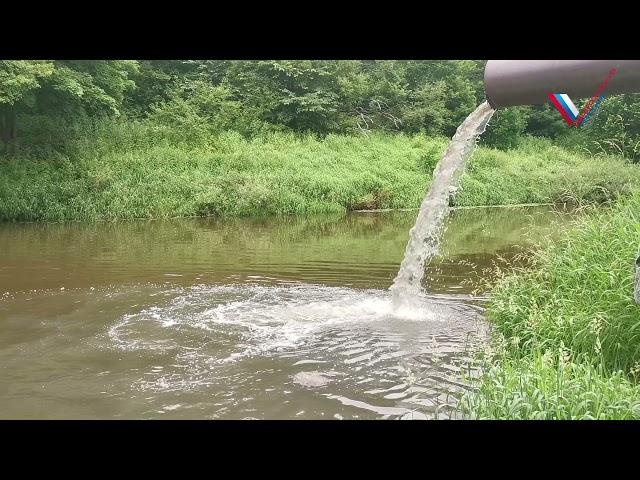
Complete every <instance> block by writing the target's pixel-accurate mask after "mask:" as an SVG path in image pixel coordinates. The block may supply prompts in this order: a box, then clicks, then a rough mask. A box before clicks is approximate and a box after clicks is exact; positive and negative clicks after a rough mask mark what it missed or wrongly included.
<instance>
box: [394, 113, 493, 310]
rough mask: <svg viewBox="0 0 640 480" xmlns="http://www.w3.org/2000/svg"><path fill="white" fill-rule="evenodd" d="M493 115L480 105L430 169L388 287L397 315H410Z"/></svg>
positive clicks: (457, 131)
mask: <svg viewBox="0 0 640 480" xmlns="http://www.w3.org/2000/svg"><path fill="white" fill-rule="evenodd" d="M493 112H494V110H493V109H492V108H491V106H490V105H489V103H488V102H483V103H482V104H480V106H478V108H476V109H475V110H474V111H473V112H472V113H471V114H470V115H469V116H468V117H467V118H466V119H465V120H464V122H462V124H460V126H459V127H458V129H457V130H456V133H455V135H454V136H453V138H452V139H451V142H449V145H448V146H447V150H446V151H445V152H444V155H443V156H442V159H441V160H440V161H439V162H438V164H437V165H436V167H435V168H434V170H433V181H432V182H431V185H430V186H429V190H428V191H427V194H426V195H425V197H424V200H423V201H422V205H421V206H420V211H419V212H418V217H417V219H416V223H415V224H414V225H413V227H412V228H411V231H410V232H409V243H408V244H407V248H406V250H405V254H404V258H403V260H402V264H401V265H400V270H399V271H398V275H397V276H396V278H395V280H394V281H393V285H392V286H391V288H390V290H391V292H392V294H393V304H394V309H395V311H396V312H398V313H399V314H404V312H411V310H412V308H414V305H415V303H416V301H419V298H420V297H421V294H422V287H421V282H422V277H423V276H424V266H425V264H427V263H429V261H430V260H431V259H432V258H433V256H434V255H435V254H436V253H437V252H438V245H439V238H440V234H441V231H442V229H443V227H444V225H445V219H446V218H447V215H448V214H449V198H450V196H451V195H452V194H453V193H455V189H456V188H457V182H458V178H459V177H460V174H461V173H462V171H463V170H464V165H465V162H466V160H467V158H468V156H469V154H470V153H471V151H472V150H473V147H474V146H475V142H476V139H477V138H478V136H479V135H481V134H482V132H484V130H485V128H486V126H487V123H488V122H489V120H490V119H491V117H492V115H493Z"/></svg>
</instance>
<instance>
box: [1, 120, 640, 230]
mask: <svg viewBox="0 0 640 480" xmlns="http://www.w3.org/2000/svg"><path fill="white" fill-rule="evenodd" d="M43 121H44V120H43ZM65 128H67V130H65V131H64V132H58V133H57V134H56V135H55V136H52V134H51V132H52V131H53V130H52V126H51V125H48V124H47V125H44V124H43V125H40V124H39V123H37V122H35V123H34V124H33V125H31V126H30V129H29V130H28V131H27V132H25V133H24V134H23V136H22V137H21V140H20V145H19V146H18V147H19V148H18V149H17V150H18V152H19V154H18V155H17V156H16V157H11V158H2V157H0V220H4V221H22V220H26V221H61V220H97V219H123V218H137V217H141V218H161V217H174V216H197V215H220V216H225V215H231V216H248V215H273V214H276V215H281V214H285V215H286V214H312V213H326V212H344V211H346V210H353V209H369V208H417V207H418V206H419V205H420V202H421V200H422V198H423V195H424V192H425V189H426V188H427V186H428V184H429V182H430V180H431V172H432V170H433V167H434V166H435V164H436V163H437V161H438V160H439V158H440V156H441V154H442V152H443V151H444V149H445V147H446V144H447V140H446V139H444V138H425V137H423V136H419V135H417V136H405V135H385V134H371V135H368V136H340V135H329V136H327V137H324V138H317V137H314V136H311V135H309V136H300V135H294V134H287V133H277V132H274V133H265V134H263V135H261V136H259V137H256V138H253V139H250V140H249V139H246V138H244V137H242V136H241V135H239V134H237V133H234V132H226V133H222V134H218V135H212V136H202V135H195V134H193V135H192V134H191V133H190V132H180V131H176V130H175V129H170V128H167V127H161V126H156V125H153V124H151V123H149V122H134V121H94V122H91V123H89V124H86V125H81V126H78V127H73V128H71V127H65ZM634 185H640V169H639V168H638V167H636V166H633V165H631V164H628V163H626V162H625V160H623V159H621V158H615V157H607V158H601V159H599V160H598V162H593V161H591V159H589V158H587V157H581V156H580V155H578V154H570V153H568V152H565V151H563V150H559V149H557V148H554V147H552V146H550V145H549V144H545V143H540V142H538V143H537V144H532V143H531V142H530V143H529V144H527V145H525V146H523V147H521V148H519V149H517V150H513V151H509V152H502V151H498V150H493V149H487V148H479V149H478V150H477V151H476V152H475V153H474V155H473V158H472V159H471V161H470V166H469V172H468V173H467V174H465V175H464V176H463V178H462V189H461V191H460V193H459V194H458V195H457V196H456V197H454V200H453V202H454V204H456V205H469V206H471V205H485V204H492V205H495V204H513V203H532V202H557V201H567V200H572V201H576V202H591V201H603V200H609V199H611V198H614V197H615V196H617V195H618V194H620V193H625V192H627V191H628V190H629V189H630V188H632V187H633V186H634Z"/></svg>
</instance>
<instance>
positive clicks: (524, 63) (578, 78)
mask: <svg viewBox="0 0 640 480" xmlns="http://www.w3.org/2000/svg"><path fill="white" fill-rule="evenodd" d="M614 68H615V69H616V71H615V74H614V75H613V76H611V77H610V79H609V81H608V83H607V84H606V87H605V89H604V91H603V92H602V93H603V94H605V95H615V94H619V93H635V92H640V60H489V61H488V62H487V65H486V67H485V70H484V88H485V94H486V96H487V100H488V102H489V104H490V105H491V107H492V108H494V109H497V108H503V107H511V106H516V105H536V104H543V103H546V102H547V101H548V99H547V94H548V93H566V94H567V95H569V97H572V98H575V99H578V98H584V97H591V96H592V95H593V94H594V93H595V92H596V90H598V87H599V86H600V84H601V83H602V82H603V80H605V78H607V76H609V75H610V72H611V70H612V69H614Z"/></svg>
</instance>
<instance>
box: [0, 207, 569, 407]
mask: <svg viewBox="0 0 640 480" xmlns="http://www.w3.org/2000/svg"><path fill="white" fill-rule="evenodd" d="M414 217H415V212H393V213H366V214H365V213H362V214H351V215H346V216H327V217H325V216H322V217H314V218H310V219H302V218H280V219H264V220H256V219H250V220H241V219H233V220H219V219H218V220H212V219H191V220H184V219H183V220H169V221H132V222H122V223H116V224H111V223H97V224H49V225H36V224H26V225H25V224H20V225H3V226H1V227H0V295H1V298H0V368H2V376H0V417H2V418H433V417H436V416H447V415H448V414H449V413H450V412H451V408H450V406H451V405H453V404H454V395H455V394H456V393H457V392H460V391H461V389H463V388H465V387H464V385H462V384H461V379H460V367H461V366H463V365H464V362H465V358H466V355H467V353H468V350H469V349H470V348H471V347H472V346H473V345H474V344H475V343H476V342H478V341H481V340H482V338H483V337H484V335H485V333H486V332H485V330H486V328H485V326H484V324H483V322H482V321H481V318H480V316H481V309H480V306H479V299H477V298H473V297H472V296H471V295H470V294H471V292H472V290H473V289H474V288H475V287H476V286H477V282H478V280H479V279H481V278H482V277H483V276H485V275H486V274H487V273H486V272H485V271H484V269H485V268H487V267H489V266H491V264H492V262H493V261H494V260H495V259H496V258H497V257H498V256H501V257H504V258H505V259H506V260H509V259H511V258H513V256H514V255H516V254H517V253H519V252H521V251H522V250H523V249H524V248H527V245H529V244H530V243H531V242H533V241H536V240H538V239H539V238H541V237H543V236H545V235H547V234H550V233H554V232H557V231H559V230H560V228H558V227H559V226H562V225H563V224H564V223H566V222H567V220H568V215H567V214H563V213H560V212H552V211H549V210H548V209H546V208H536V209H531V208H529V209H485V210H457V211H455V212H453V215H452V219H451V221H450V225H449V227H448V229H447V232H446V234H445V235H444V238H443V243H442V245H443V248H442V252H441V256H440V257H439V258H438V259H437V261H434V262H432V264H431V265H429V267H428V271H427V275H426V276H425V277H426V278H425V282H428V283H427V284H426V290H427V291H428V292H429V293H428V295H427V296H425V297H421V298H419V299H418V300H417V302H416V303H415V304H414V305H412V306H411V308H410V309H409V310H407V311H404V312H397V313H396V314H393V311H392V310H391V306H390V294H389V292H388V290H387V288H388V287H389V286H390V284H391V282H392V280H393V277H394V276H395V274H396V273H397V269H398V266H399V263H400V261H401V259H402V254H403V251H404V247H405V245H406V241H407V236H408V230H409V228H410V227H411V225H412V224H413V220H414Z"/></svg>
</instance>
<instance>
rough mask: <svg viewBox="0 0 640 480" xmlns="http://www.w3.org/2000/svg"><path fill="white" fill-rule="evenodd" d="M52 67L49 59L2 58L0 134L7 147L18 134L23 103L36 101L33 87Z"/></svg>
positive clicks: (0, 74) (48, 74)
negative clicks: (17, 114) (18, 118)
mask: <svg viewBox="0 0 640 480" xmlns="http://www.w3.org/2000/svg"><path fill="white" fill-rule="evenodd" d="M53 71H54V65H53V62H49V61H39V60H34V61H31V60H26V61H22V60H2V61H0V137H1V138H2V142H3V144H4V146H5V149H7V148H8V144H9V142H11V141H13V140H14V139H15V138H16V112H17V110H18V109H19V108H20V106H21V105H26V106H32V105H33V104H34V102H35V96H34V91H35V90H36V89H38V88H40V82H41V81H43V80H44V79H46V78H48V77H50V76H51V75H52V74H53Z"/></svg>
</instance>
